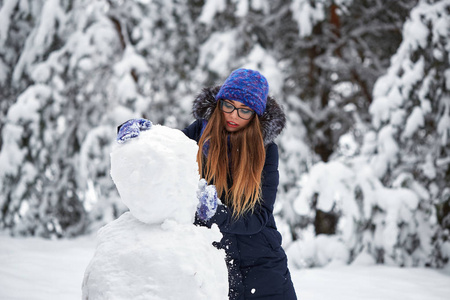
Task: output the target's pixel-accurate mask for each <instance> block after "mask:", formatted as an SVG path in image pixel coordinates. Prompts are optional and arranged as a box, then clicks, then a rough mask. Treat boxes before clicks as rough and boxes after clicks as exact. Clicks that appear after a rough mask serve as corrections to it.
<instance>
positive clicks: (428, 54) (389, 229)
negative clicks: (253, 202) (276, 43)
mask: <svg viewBox="0 0 450 300" xmlns="http://www.w3.org/2000/svg"><path fill="white" fill-rule="evenodd" d="M448 24H449V4H448V1H426V0H422V1H420V3H419V5H418V6H417V7H415V8H414V9H413V10H412V11H411V14H410V17H409V19H408V21H407V22H406V23H405V25H404V27H403V41H402V43H401V44H400V46H399V48H398V50H397V53H396V54H395V55H394V56H393V58H392V60H391V66H390V67H389V69H388V71H387V73H386V74H385V75H384V76H382V77H380V78H379V79H378V80H377V82H376V84H375V86H374V91H373V97H374V101H373V103H372V104H371V106H370V114H371V116H372V125H373V126H372V127H373V130H370V131H367V132H366V133H365V135H364V145H363V147H362V148H361V149H360V151H358V152H356V153H355V154H356V155H354V154H352V155H350V156H348V157H347V156H345V155H341V156H339V157H335V158H334V159H333V160H332V161H330V162H329V163H319V164H316V165H314V166H313V167H312V168H311V171H310V172H309V173H308V174H306V175H305V177H304V178H303V180H302V181H301V182H300V186H301V187H302V190H301V194H300V196H299V198H298V199H297V201H296V202H295V206H294V207H295V209H296V211H297V212H298V213H299V214H301V215H308V214H312V213H313V210H314V209H320V210H323V211H330V210H333V211H335V212H336V213H337V214H338V216H339V220H338V223H337V229H336V235H333V236H329V237H325V236H319V237H314V236H313V235H312V234H311V231H312V228H311V227H309V228H308V229H307V230H305V231H304V232H302V240H300V241H298V242H295V243H294V244H293V245H292V247H291V248H290V249H288V251H289V252H291V258H294V259H293V263H294V264H296V265H298V266H314V265H324V264H327V263H329V262H330V261H331V260H341V261H343V262H351V261H354V263H362V262H364V263H367V262H368V257H369V256H370V257H371V260H372V262H373V263H375V262H378V263H386V264H396V265H401V266H443V265H444V264H446V263H447V262H448V259H449V257H450V242H449V241H448V232H449V229H448V219H449V213H448V189H449V187H448V182H449V180H448V173H449V163H448V151H449V149H450V147H449V140H448V135H449V133H450V122H449V120H450V118H449V110H448V105H449V95H448V87H447V85H448V74H449V60H448V59H449V45H448V36H449V27H448ZM445 207H447V211H444V209H445ZM330 245H331V246H332V247H333V248H334V249H336V250H335V251H333V252H329V251H327V250H326V249H323V248H327V246H330ZM369 260H370V259H369Z"/></svg>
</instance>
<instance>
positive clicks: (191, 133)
mask: <svg viewBox="0 0 450 300" xmlns="http://www.w3.org/2000/svg"><path fill="white" fill-rule="evenodd" d="M181 131H182V132H183V133H184V134H185V135H186V136H187V137H188V138H190V139H191V140H195V141H197V143H198V141H199V140H200V134H201V131H202V120H196V121H194V122H193V123H192V124H191V125H189V126H188V127H186V128H185V129H182V130H181Z"/></svg>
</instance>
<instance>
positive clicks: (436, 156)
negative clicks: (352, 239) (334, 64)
mask: <svg viewBox="0 0 450 300" xmlns="http://www.w3.org/2000/svg"><path fill="white" fill-rule="evenodd" d="M449 11H450V4H449V3H448V1H427V0H421V1H420V2H419V5H418V6H417V7H416V8H415V9H414V10H413V11H412V12H411V15H410V19H409V20H408V21H407V23H406V24H405V26H404V29H403V42H402V44H401V45H400V47H399V49H398V50H397V53H396V55H395V56H394V57H393V58H392V60H391V66H390V68H389V70H388V73H387V74H386V75H384V76H383V77H381V78H380V79H379V80H378V81H377V83H376V85H375V88H374V102H373V104H372V105H371V107H370V113H371V115H372V124H373V125H374V127H375V130H376V132H377V140H376V147H375V148H374V149H373V150H374V156H373V159H372V162H371V166H372V168H373V170H374V173H375V174H376V176H377V177H378V178H380V180H381V181H382V182H383V184H384V186H386V187H388V188H391V189H400V188H403V189H406V190H408V191H411V192H412V193H413V194H414V195H415V197H417V199H418V200H419V201H418V202H417V205H415V206H414V207H411V209H410V213H411V218H410V219H408V220H402V219H400V218H399V219H397V227H398V231H397V238H396V241H395V244H394V245H393V246H394V247H393V249H383V250H384V251H383V252H384V253H385V255H386V256H390V257H391V258H392V259H394V260H395V261H396V262H397V263H399V264H402V265H425V264H427V265H429V264H433V265H436V266H441V265H442V263H444V262H446V261H448V259H449V258H450V251H448V249H449V248H450V241H448V238H449V229H450V222H449V218H450V215H449V212H448V211H447V212H444V211H442V209H443V207H445V205H447V207H448V204H449V201H450V199H449V192H450V190H449V189H450V186H449V172H450V161H449V159H448V157H449V154H450V139H449V137H450V93H449V83H450V80H449V79H450V64H449V54H450V44H449V41H448V37H449V36H450V27H449V25H448V24H450V14H449ZM387 213H388V212H386V211H385V210H383V209H381V210H380V211H378V212H377V213H376V214H381V215H384V216H385V215H386V214H387ZM439 216H442V217H441V218H439ZM375 226H376V227H375V234H377V231H379V230H384V226H383V224H382V223H380V222H376V224H375ZM391 234H392V233H391ZM445 244H447V245H445ZM432 245H434V246H435V248H432V247H431V246H432ZM445 248H446V249H447V250H444V249H445Z"/></svg>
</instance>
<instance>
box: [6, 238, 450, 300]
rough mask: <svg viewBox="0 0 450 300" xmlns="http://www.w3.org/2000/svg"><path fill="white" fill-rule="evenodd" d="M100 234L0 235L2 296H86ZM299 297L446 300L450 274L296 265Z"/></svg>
mask: <svg viewBox="0 0 450 300" xmlns="http://www.w3.org/2000/svg"><path fill="white" fill-rule="evenodd" d="M95 244H96V242H95V237H94V236H92V237H83V238H77V239H74V240H62V241H48V240H43V239H39V238H26V239H24V238H11V237H9V236H6V235H4V234H3V235H0V299H2V300H13V299H20V300H24V299H26V300H41V299H42V300H43V299H45V300H53V299H55V300H61V299H63V300H71V299H77V300H79V299H81V283H82V280H83V274H84V271H85V269H86V266H87V265H88V263H89V261H90V260H91V258H92V256H93V255H94V250H95ZM291 271H292V273H293V274H292V275H293V280H294V284H295V287H296V290H297V294H298V296H299V299H302V300H316V299H317V300H322V299H333V300H339V299H345V300H352V299H354V300H361V299H364V300H370V299H373V300H375V299H377V300H378V299H379V300H399V299H402V300H415V299H417V300H444V299H449V298H448V297H449V295H450V273H449V272H447V273H445V272H443V271H437V270H430V269H411V268H408V269H401V268H396V267H386V266H357V267H356V266H355V267H351V266H350V267H347V266H339V267H338V266H334V267H327V268H321V269H303V270H291Z"/></svg>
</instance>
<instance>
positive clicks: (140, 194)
mask: <svg viewBox="0 0 450 300" xmlns="http://www.w3.org/2000/svg"><path fill="white" fill-rule="evenodd" d="M197 150H198V147H197V144H196V143H195V141H193V140H190V139H189V138H188V137H186V136H185V135H184V134H183V133H182V132H181V131H180V130H177V129H171V128H169V127H165V126H161V125H154V126H153V127H152V128H151V129H150V130H147V131H143V132H141V134H140V136H139V137H138V138H135V139H132V140H130V141H128V142H126V143H124V144H122V145H116V147H115V149H114V150H113V151H112V153H111V176H112V178H113V180H114V183H115V184H116V186H117V189H118V191H119V194H120V196H121V199H122V201H123V203H124V204H125V205H126V206H127V207H128V208H129V209H130V211H131V213H132V214H133V215H134V216H135V217H136V218H137V219H139V220H140V221H142V222H144V223H150V224H151V223H162V222H164V220H165V219H168V218H171V219H174V220H176V221H177V222H179V223H186V224H188V223H189V224H190V223H192V222H193V218H194V215H195V210H196V205H197V203H198V200H197V196H196V193H197V185H198V181H199V179H200V178H199V173H198V165H197V162H196V155H197Z"/></svg>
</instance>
